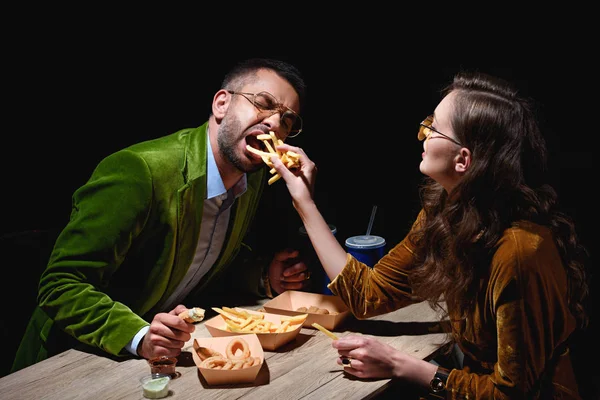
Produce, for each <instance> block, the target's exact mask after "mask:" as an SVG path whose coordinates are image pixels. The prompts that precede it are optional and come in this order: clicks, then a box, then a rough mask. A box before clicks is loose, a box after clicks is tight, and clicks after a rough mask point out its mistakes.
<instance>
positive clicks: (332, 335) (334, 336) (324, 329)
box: [312, 322, 339, 340]
mask: <svg viewBox="0 0 600 400" xmlns="http://www.w3.org/2000/svg"><path fill="white" fill-rule="evenodd" d="M312 326H314V327H315V328H317V329H318V330H320V331H321V332H323V333H324V334H326V335H327V336H329V337H330V338H332V339H333V340H338V339H339V338H338V337H337V336H336V335H335V334H334V333H333V332H331V331H329V330H328V329H327V328H324V327H323V326H321V325H319V324H318V323H316V322H314V323H313V324H312Z"/></svg>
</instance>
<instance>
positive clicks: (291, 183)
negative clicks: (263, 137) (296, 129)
mask: <svg viewBox="0 0 600 400" xmlns="http://www.w3.org/2000/svg"><path fill="white" fill-rule="evenodd" d="M277 150H280V151H293V152H294V153H297V154H299V155H300V158H299V159H298V161H299V163H300V168H294V169H291V170H290V169H288V168H287V167H286V166H285V165H283V163H282V162H281V160H280V159H279V158H278V157H277V156H271V162H272V163H273V165H274V167H275V170H277V173H279V175H281V177H282V178H283V180H285V183H286V185H287V188H288V191H289V192H290V195H291V196H292V200H293V203H294V207H296V208H297V204H299V203H302V202H306V201H308V202H312V200H313V194H314V188H315V181H316V175H317V166H316V165H315V163H314V162H313V161H312V160H311V159H310V158H308V156H307V155H306V153H305V152H304V150H302V149H301V148H300V147H294V146H290V145H288V144H282V145H279V146H277Z"/></svg>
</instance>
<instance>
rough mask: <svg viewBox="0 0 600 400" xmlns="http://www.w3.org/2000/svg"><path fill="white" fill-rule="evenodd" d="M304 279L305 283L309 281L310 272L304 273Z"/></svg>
mask: <svg viewBox="0 0 600 400" xmlns="http://www.w3.org/2000/svg"><path fill="white" fill-rule="evenodd" d="M305 275H306V278H304V280H305V281H307V280H309V279H310V271H306V272H305Z"/></svg>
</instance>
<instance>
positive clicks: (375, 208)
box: [367, 205, 377, 236]
mask: <svg viewBox="0 0 600 400" xmlns="http://www.w3.org/2000/svg"><path fill="white" fill-rule="evenodd" d="M376 212H377V205H374V206H373V210H371V220H370V221H369V227H368V228H367V236H369V235H370V234H371V228H372V227H373V220H374V219H375V213H376Z"/></svg>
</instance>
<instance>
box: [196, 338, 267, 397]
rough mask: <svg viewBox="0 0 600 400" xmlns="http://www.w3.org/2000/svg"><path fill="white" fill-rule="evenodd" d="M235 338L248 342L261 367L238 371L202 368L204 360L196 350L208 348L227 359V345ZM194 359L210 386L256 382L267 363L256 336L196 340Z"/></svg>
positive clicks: (254, 366) (251, 354)
mask: <svg viewBox="0 0 600 400" xmlns="http://www.w3.org/2000/svg"><path fill="white" fill-rule="evenodd" d="M235 338H243V339H244V340H245V341H246V343H248V349H249V350H250V356H252V357H258V358H260V364H259V365H253V366H252V367H247V368H242V369H236V370H231V369H230V370H222V369H211V368H203V367H201V366H200V364H202V360H201V359H200V357H199V356H198V354H197V353H196V351H195V349H196V348H198V347H200V346H201V347H207V348H209V349H211V350H214V351H218V352H219V353H221V354H222V355H223V356H224V357H227V356H226V354H227V352H226V349H227V345H229V343H230V342H231V341H232V340H234V339H235ZM238 351H239V350H238ZM192 357H193V359H194V362H195V363H196V366H197V367H198V369H199V370H200V373H201V374H202V376H203V377H204V379H205V380H206V383H208V384H209V385H228V384H234V383H248V382H254V380H255V379H256V376H257V375H258V371H260V369H261V367H262V365H263V363H264V362H265V353H264V352H263V349H262V346H261V345H260V341H259V340H258V337H257V336H256V335H254V334H249V335H235V336H221V337H213V338H195V339H194V351H192Z"/></svg>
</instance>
